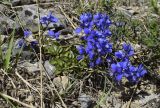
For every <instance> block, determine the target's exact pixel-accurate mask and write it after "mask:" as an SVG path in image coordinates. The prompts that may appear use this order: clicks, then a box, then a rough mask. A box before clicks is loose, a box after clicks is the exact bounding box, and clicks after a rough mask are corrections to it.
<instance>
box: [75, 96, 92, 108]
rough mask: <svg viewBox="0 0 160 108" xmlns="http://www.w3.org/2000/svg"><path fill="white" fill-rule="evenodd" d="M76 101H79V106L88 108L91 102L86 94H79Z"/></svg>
mask: <svg viewBox="0 0 160 108" xmlns="http://www.w3.org/2000/svg"><path fill="white" fill-rule="evenodd" d="M78 101H79V102H80V103H81V108H89V106H90V105H91V103H92V100H91V97H90V96H89V95H86V94H81V95H80V96H79V97H78Z"/></svg>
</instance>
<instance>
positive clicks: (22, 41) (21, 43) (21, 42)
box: [16, 29, 38, 48]
mask: <svg viewBox="0 0 160 108" xmlns="http://www.w3.org/2000/svg"><path fill="white" fill-rule="evenodd" d="M23 34H24V38H23V39H20V40H19V41H18V43H17V45H16V46H17V47H18V48H21V47H25V46H26V41H25V39H27V38H30V36H31V37H32V32H31V31H30V30H28V29H27V30H24V31H23ZM28 40H29V41H28V42H29V43H30V45H31V46H32V47H34V46H35V45H37V44H38V41H36V40H32V39H28Z"/></svg>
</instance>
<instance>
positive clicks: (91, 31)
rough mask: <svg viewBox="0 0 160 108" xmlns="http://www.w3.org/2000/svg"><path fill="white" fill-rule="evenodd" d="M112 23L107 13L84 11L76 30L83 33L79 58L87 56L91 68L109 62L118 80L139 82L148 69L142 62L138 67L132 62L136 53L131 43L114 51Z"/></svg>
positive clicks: (112, 73)
mask: <svg viewBox="0 0 160 108" xmlns="http://www.w3.org/2000/svg"><path fill="white" fill-rule="evenodd" d="M111 24H112V22H111V20H110V18H109V16H107V15H106V14H102V13H97V14H94V15H92V14H91V13H83V14H82V15H81V16H80V26H79V27H78V28H77V29H76V30H75V32H76V33H78V34H79V33H82V34H83V37H82V38H81V39H82V44H81V45H79V46H78V47H77V49H78V52H79V56H78V58H77V59H78V60H81V59H83V58H84V57H87V58H88V61H89V66H90V67H91V68H94V67H95V66H97V65H100V64H102V63H103V64H105V63H106V62H107V63H108V64H109V65H107V66H109V67H108V68H110V69H111V74H110V75H111V76H112V77H114V78H115V80H116V81H118V82H120V81H121V80H122V78H123V77H125V78H127V79H128V80H129V81H130V82H137V81H138V80H139V78H141V77H143V76H144V75H145V74H146V73H147V71H146V70H145V69H144V67H143V66H142V64H141V65H139V66H137V67H136V66H133V65H132V64H131V61H130V57H132V56H133V55H134V49H133V47H132V46H131V45H130V44H127V43H124V44H123V45H122V49H121V50H119V51H117V52H113V51H114V50H113V44H111V43H110V41H111V35H112V33H111V31H110V29H109V27H110V25H111ZM110 55H114V56H110ZM103 66H104V65H103Z"/></svg>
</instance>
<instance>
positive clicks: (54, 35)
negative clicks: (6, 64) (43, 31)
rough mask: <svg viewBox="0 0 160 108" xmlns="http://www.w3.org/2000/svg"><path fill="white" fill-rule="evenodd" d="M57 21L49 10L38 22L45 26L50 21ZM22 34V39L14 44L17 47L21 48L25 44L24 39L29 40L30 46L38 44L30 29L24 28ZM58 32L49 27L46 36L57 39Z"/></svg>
mask: <svg viewBox="0 0 160 108" xmlns="http://www.w3.org/2000/svg"><path fill="white" fill-rule="evenodd" d="M57 22H58V19H57V18H56V17H54V16H53V15H52V13H51V12H50V13H49V14H48V15H47V16H44V17H41V18H40V23H41V24H45V25H46V27H47V25H48V24H50V23H53V24H54V23H57ZM23 34H24V37H23V39H20V40H19V41H18V43H17V45H16V46H17V47H18V48H21V47H22V46H26V41H27V42H29V43H30V45H31V46H32V47H34V46H35V45H37V44H38V41H36V39H34V38H33V35H32V32H31V31H30V30H28V29H26V30H24V31H23ZM59 34H60V33H59V32H55V31H53V30H50V29H49V30H48V36H49V37H50V38H55V39H56V40H57V39H59Z"/></svg>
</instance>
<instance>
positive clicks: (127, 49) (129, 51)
mask: <svg viewBox="0 0 160 108" xmlns="http://www.w3.org/2000/svg"><path fill="white" fill-rule="evenodd" d="M123 50H124V51H125V53H126V55H127V56H128V57H130V56H132V55H133V54H134V49H133V47H132V46H131V45H130V44H126V43H124V44H123Z"/></svg>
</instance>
